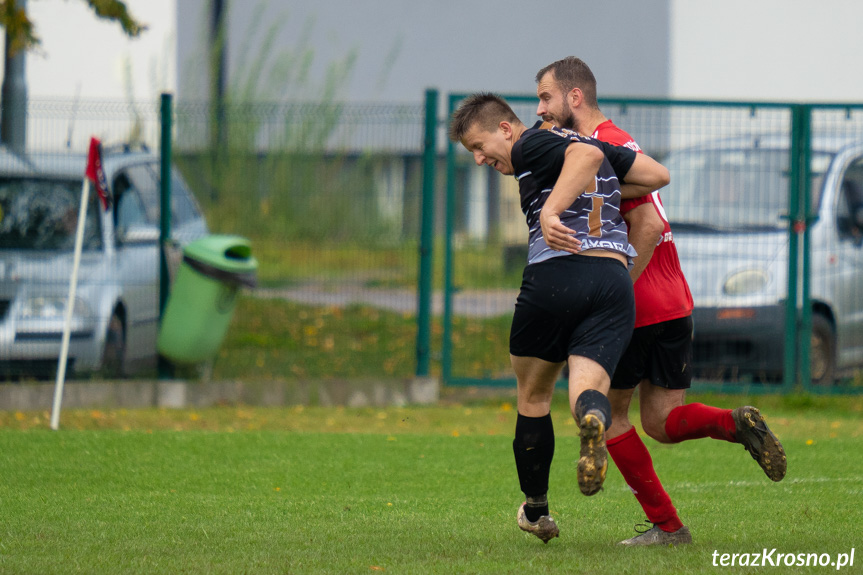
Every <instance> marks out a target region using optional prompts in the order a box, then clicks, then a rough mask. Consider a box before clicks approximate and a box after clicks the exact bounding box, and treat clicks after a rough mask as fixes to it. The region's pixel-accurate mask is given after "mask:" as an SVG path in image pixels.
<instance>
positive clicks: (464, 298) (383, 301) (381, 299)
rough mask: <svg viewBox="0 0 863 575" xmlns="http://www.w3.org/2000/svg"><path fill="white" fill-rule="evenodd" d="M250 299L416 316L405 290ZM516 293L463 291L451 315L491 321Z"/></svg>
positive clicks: (280, 292)
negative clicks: (366, 308) (357, 307)
mask: <svg viewBox="0 0 863 575" xmlns="http://www.w3.org/2000/svg"><path fill="white" fill-rule="evenodd" d="M253 295H254V297H259V298H279V299H285V300H289V301H293V302H298V303H305V304H310V305H333V306H339V307H344V306H347V305H351V304H365V305H370V306H374V307H379V308H381V309H386V310H390V311H397V312H401V313H416V311H417V292H416V291H414V290H407V289H372V288H365V287H350V288H343V289H336V290H333V289H326V288H322V287H319V286H300V287H290V288H257V289H255V290H254V292H253ZM517 295H518V290H464V291H459V292H456V293H455V295H454V296H453V310H452V311H453V314H454V315H465V316H471V317H494V316H499V315H506V314H510V313H512V311H513V309H514V308H515V298H516V296H517ZM432 313H433V314H435V315H441V314H443V294H442V293H441V292H436V293H435V294H434V296H433V297H432Z"/></svg>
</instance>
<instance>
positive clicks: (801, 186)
mask: <svg viewBox="0 0 863 575" xmlns="http://www.w3.org/2000/svg"><path fill="white" fill-rule="evenodd" d="M463 97H464V95H458V94H456V95H451V96H450V99H449V111H450V113H451V112H452V111H453V110H454V109H455V108H456V107H457V105H458V103H459V101H460V100H461V99H462V98H463ZM507 100H508V101H509V102H510V104H511V105H512V106H513V109H514V110H515V112H516V114H517V115H518V116H519V117H520V118H521V119H522V121H523V122H524V123H525V124H526V125H528V126H530V125H532V124H533V123H534V122H535V121H536V120H537V118H536V116H535V110H536V105H537V103H536V97H535V96H533V95H531V96H527V95H525V96H510V97H508V98H507ZM600 106H601V108H602V109H603V111H604V113H605V115H606V116H607V117H609V118H610V119H612V120H613V121H614V122H615V124H617V125H618V126H620V127H621V128H622V129H624V130H626V131H628V132H629V133H630V134H631V135H632V136H633V137H634V138H635V140H636V141H637V142H638V143H639V144H640V146H641V148H642V149H643V150H644V151H645V152H646V153H648V154H650V155H651V156H653V157H654V158H656V159H658V160H659V161H661V162H663V163H664V164H665V165H666V166H667V167H668V168H669V170H670V172H671V177H672V182H671V184H670V185H669V186H668V187H667V188H665V189H663V190H661V199H662V203H663V206H664V211H665V214H663V215H664V216H665V217H666V218H667V219H668V220H669V222H670V223H671V229H672V232H673V234H674V237H673V241H674V243H675V246H676V247H677V251H678V253H679V256H680V261H681V267H682V269H683V272H684V274H685V275H686V278H687V280H688V283H689V286H690V289H691V291H692V295H693V298H694V301H695V311H694V312H693V321H694V325H695V330H694V340H693V345H694V358H693V359H694V365H693V368H694V374H695V377H696V381H697V383H696V388H697V389H705V390H706V389H714V390H723V391H741V390H743V391H756V392H758V391H768V392H769V391H783V392H787V391H790V390H792V389H796V388H797V387H798V385H802V386H803V387H805V388H812V389H817V390H826V389H829V390H857V389H859V388H860V386H861V384H863V378H861V368H863V248H861V239H860V237H861V236H860V234H861V229H863V196H859V195H858V192H857V189H858V188H859V185H858V182H859V181H860V178H861V175H860V171H861V168H863V106H839V105H836V106H832V105H824V106H817V105H791V104H778V103H746V102H739V103H738V102H694V101H662V100H636V99H633V100H623V99H609V100H605V101H601V102H600ZM447 173H448V175H449V177H448V181H447V198H448V202H449V204H450V209H449V210H448V213H449V214H451V216H450V218H449V220H448V223H447V228H446V230H447V242H446V252H447V261H448V264H447V270H448V273H447V277H446V289H447V297H446V302H447V305H446V310H445V315H444V341H443V357H444V365H443V370H444V380H445V381H446V382H447V383H448V384H450V385H514V379H513V377H512V374H511V368H510V366H509V354H508V325H509V321H510V320H511V317H512V311H513V309H514V303H515V298H516V295H517V293H518V288H519V285H520V280H521V270H522V268H523V267H524V264H525V263H526V255H527V246H526V243H527V241H526V238H527V230H526V228H525V223H524V215H523V214H522V213H521V209H520V206H519V199H518V186H517V182H516V181H515V180H514V178H511V177H505V176H501V175H499V174H498V173H497V172H494V171H492V170H489V169H488V168H487V167H485V166H476V165H474V162H473V157H472V156H471V155H470V154H469V153H468V152H467V151H465V150H464V149H463V148H462V147H461V146H459V145H455V144H450V145H449V148H448V172H447ZM789 294H791V295H790V296H789ZM467 301H471V302H473V306H474V310H478V309H483V310H491V309H494V312H493V313H489V314H488V315H489V317H488V318H487V319H485V320H483V321H482V322H480V323H475V320H474V319H472V318H471V317H470V314H469V313H467V310H466V309H465V308H464V304H465V302H467ZM466 324H472V327H471V328H470V329H469V330H468V333H465V332H464V331H463V330H460V329H459V328H460V327H464V326H465V325H466ZM477 349H484V350H486V352H487V353H486V354H485V355H483V356H482V357H477V353H476V350H477ZM804 375H805V376H804Z"/></svg>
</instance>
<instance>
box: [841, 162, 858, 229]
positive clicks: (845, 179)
mask: <svg viewBox="0 0 863 575" xmlns="http://www.w3.org/2000/svg"><path fill="white" fill-rule="evenodd" d="M836 202H837V203H836V224H837V229H838V230H839V235H840V236H841V237H843V238H849V239H854V240H858V241H859V240H860V239H861V238H863V230H861V229H860V226H859V225H857V221H856V220H857V217H858V215H857V214H858V212H860V210H863V158H857V159H855V160H854V161H853V162H851V164H849V165H848V167H847V168H846V169H845V173H844V174H843V175H842V180H841V184H840V185H839V194H838V195H837V198H836Z"/></svg>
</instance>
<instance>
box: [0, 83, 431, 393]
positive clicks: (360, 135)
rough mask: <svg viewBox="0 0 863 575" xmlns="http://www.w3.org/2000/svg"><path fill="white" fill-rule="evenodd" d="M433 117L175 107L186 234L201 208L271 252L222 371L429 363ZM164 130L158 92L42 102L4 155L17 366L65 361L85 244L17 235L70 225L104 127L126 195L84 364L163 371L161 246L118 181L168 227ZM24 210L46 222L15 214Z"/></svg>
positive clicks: (369, 109)
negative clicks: (143, 97)
mask: <svg viewBox="0 0 863 575" xmlns="http://www.w3.org/2000/svg"><path fill="white" fill-rule="evenodd" d="M214 119H217V120H218V122H217V123H214ZM424 121H425V117H424V109H423V106H422V105H400V104H393V105H389V104H384V105H353V104H341V103H332V102H331V103H320V104H280V105H249V106H244V105H234V106H226V107H223V108H222V109H219V110H213V109H212V108H211V107H210V106H208V105H202V104H198V103H183V102H180V103H177V104H175V105H174V106H173V110H172V114H171V115H170V121H169V122H168V129H172V130H173V131H172V141H173V145H172V146H171V147H172V151H173V154H172V159H173V164H174V167H175V172H176V173H175V175H176V177H175V178H174V179H173V183H172V196H173V203H174V205H173V210H172V212H173V224H174V225H173V235H174V240H177V241H180V242H183V243H185V242H187V241H189V240H192V239H194V234H193V235H188V234H187V235H184V233H183V232H184V229H185V228H184V224H188V221H189V220H190V217H191V216H190V215H189V214H190V213H192V212H194V211H195V208H196V207H197V208H199V209H200V211H201V212H202V214H203V217H204V218H205V220H206V224H207V226H208V229H209V232H210V233H215V234H236V235H240V236H244V237H246V238H248V239H249V240H250V242H251V246H252V252H253V255H254V256H255V257H256V258H257V260H258V261H259V266H258V287H257V288H256V289H254V290H246V291H245V292H244V295H243V297H242V298H241V299H240V301H239V304H238V307H237V310H236V313H235V315H234V321H233V324H232V326H231V328H230V330H229V332H228V335H227V337H226V340H225V343H224V345H223V347H222V350H221V353H220V354H219V356H218V357H216V358H215V359H214V362H213V363H212V365H211V368H212V377H213V378H220V379H226V378H243V379H247V380H267V379H283V378H294V379H296V378H351V377H364V378H374V377H380V376H384V377H401V376H403V377H409V376H412V375H413V373H414V371H415V355H416V346H415V339H416V308H417V295H416V294H417V275H418V267H419V258H418V253H419V239H418V238H419V230H420V197H421V194H420V190H421V186H422V175H423V169H422V166H423V164H422V161H423V158H422V152H423V135H424V134H423V129H424ZM163 129H165V126H164V125H163V123H162V118H161V109H160V104H159V102H117V101H112V102H104V101H103V102H97V101H80V102H67V101H46V100H31V101H30V102H29V109H28V114H27V140H26V149H25V150H18V151H14V150H9V149H6V150H4V151H3V155H2V157H0V171H2V172H3V173H0V207H2V210H3V212H2V213H3V215H2V216H0V223H2V224H4V225H3V227H2V229H0V236H4V235H5V236H6V238H5V240H7V241H5V242H4V243H3V244H2V245H0V268H2V269H0V271H2V272H3V273H2V281H0V289H2V294H0V300H2V301H3V304H4V308H3V310H2V311H3V321H2V326H0V378H3V379H12V380H15V381H20V380H21V379H22V378H23V379H27V378H30V377H50V376H51V372H52V371H53V369H54V366H55V365H56V362H57V356H58V350H59V347H60V332H61V329H60V326H61V324H62V321H61V319H62V315H63V310H64V308H65V299H64V298H65V293H66V289H67V287H68V283H69V275H70V274H69V271H70V267H71V264H70V262H71V259H72V257H71V243H69V242H66V243H63V244H62V245H60V243H58V242H59V240H58V241H57V242H55V241H54V240H53V239H52V240H51V241H50V242H46V243H39V244H28V245H25V244H23V243H21V242H20V241H18V240H20V237H19V236H21V237H23V235H24V234H30V235H33V234H37V233H44V234H46V235H50V234H53V233H54V232H53V231H51V230H53V229H54V227H55V226H57V225H59V224H60V222H61V220H62V218H61V216H62V214H60V211H62V210H61V208H68V207H72V206H74V205H76V203H77V202H79V198H80V190H81V187H82V184H81V182H82V177H83V175H84V169H85V164H86V151H87V146H88V143H89V140H90V137H91V136H97V137H99V138H100V139H101V141H102V143H103V146H104V150H105V166H106V172H107V175H108V180H109V181H108V184H109V188H111V190H112V191H113V193H114V195H115V199H117V200H118V201H117V202H115V205H114V206H112V207H111V208H110V209H109V210H108V211H107V212H102V211H100V210H99V208H98V206H97V203H96V200H91V206H90V209H89V212H90V215H89V216H88V227H87V230H88V232H87V233H88V234H90V235H91V236H92V238H91V240H92V241H90V242H89V243H86V244H85V250H84V255H83V259H82V275H81V277H80V279H79V284H80V286H79V290H78V293H79V297H78V298H77V299H78V301H77V302H76V308H75V309H76V311H75V325H74V326H73V332H72V342H71V348H70V360H69V365H70V370H71V371H70V373H73V374H75V375H76V376H77V377H79V378H86V377H91V376H94V375H95V376H99V375H100V373H102V372H104V371H105V369H104V368H105V367H106V366H107V365H108V363H109V359H110V358H111V357H113V356H115V355H116V354H117V353H121V354H122V355H123V356H124V358H123V363H124V366H123V369H122V371H124V372H129V373H133V374H140V375H143V376H146V377H151V376H152V375H153V374H154V365H155V361H154V360H155V341H156V333H157V329H158V313H159V311H158V310H159V305H158V302H159V290H158V278H159V263H158V260H159V251H158V249H159V246H158V243H157V242H156V240H155V239H154V237H153V236H152V234H150V235H148V236H147V238H146V239H142V238H141V237H139V236H140V234H139V236H136V239H130V238H127V237H126V236H124V235H123V234H124V232H125V225H124V223H123V221H124V219H126V218H128V217H131V216H130V213H131V211H134V210H132V208H130V206H131V205H132V204H131V202H130V201H128V200H127V201H121V200H119V196H120V195H121V194H124V195H125V197H126V198H129V197H132V194H133V192H134V193H136V194H139V195H140V198H139V199H140V202H139V203H140V205H139V206H138V207H139V208H141V210H139V211H140V212H142V213H141V217H142V218H143V219H144V220H146V223H148V224H150V225H151V228H150V229H152V226H158V225H159V221H160V204H159V182H160V177H159V176H160V173H159V165H158V160H159V154H160V142H161V134H162V130H163ZM13 180H14V181H13ZM22 182H23V183H22ZM56 182H60V183H59V184H58V183H56ZM24 188H26V189H27V190H26V191H27V193H26V194H24V193H23V192H22V190H23V189H24ZM55 188H56V189H55ZM130 190H131V191H130ZM184 190H188V191H189V195H191V197H192V198H193V199H192V200H191V203H189V201H188V200H187V201H186V202H185V203H184V202H183V199H184V197H185V194H184ZM54 192H56V193H54ZM52 194H53V195H52ZM25 195H26V198H25ZM49 196H51V198H55V196H56V197H57V198H61V196H62V198H61V199H60V200H57V199H56V198H55V199H50V198H49ZM92 197H95V195H94V196H92ZM22 198H23V199H25V200H26V201H24V202H23V203H22V202H21V201H18V200H22ZM43 200H44V201H43ZM16 201H18V204H20V205H19V206H18V207H13V204H14V203H15V202H16ZM37 204H38V205H37ZM42 204H44V205H42ZM67 204H68V205H67ZM16 210H18V211H16ZM130 210H131V211H130ZM18 212H20V213H21V214H25V213H26V214H29V215H28V216H27V218H29V219H28V220H27V221H25V220H24V219H21V220H20V221H18V222H17V224H16V222H15V221H14V220H15V218H14V217H13V216H15V215H16V214H17V213H18ZM36 212H38V213H36ZM15 225H17V226H18V231H15V229H13V228H14V227H15ZM189 225H190V224H189ZM22 226H25V227H26V226H29V227H28V228H27V229H24V228H23V227H22ZM186 227H188V225H186ZM49 228H50V229H49ZM198 231H200V230H198ZM10 234H13V235H14V234H17V236H15V237H16V238H18V240H14V239H10V238H11V235H10ZM199 235H200V234H199ZM52 237H53V236H52ZM2 239H3V238H0V240H2ZM65 239H69V238H68V237H66V238H65ZM16 241H18V243H16ZM64 241H65V240H64ZM52 242H53V243H52ZM67 243H68V244H69V245H67ZM131 248H134V249H131ZM131 252H134V253H131ZM117 324H119V327H118V326H117ZM112 326H113V327H112ZM118 338H119V339H121V340H122V343H123V346H122V349H120V351H119V352H118V351H117V349H116V348H117V346H116V345H114V347H111V343H110V342H111V341H116V340H117V339H118ZM179 367H180V368H181V369H183V368H184V366H179ZM139 368H140V369H139ZM116 372H117V370H116V369H114V370H109V375H113V374H115V373H116ZM194 374H195V372H194V370H193V369H192V368H191V367H190V369H189V370H187V373H186V375H194Z"/></svg>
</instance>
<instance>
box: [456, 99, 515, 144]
mask: <svg viewBox="0 0 863 575" xmlns="http://www.w3.org/2000/svg"><path fill="white" fill-rule="evenodd" d="M518 121H520V120H519V119H518V116H516V115H515V112H513V111H512V108H510V107H509V104H507V103H506V100H504V99H503V98H501V97H500V96H497V95H495V94H492V93H490V92H478V93H476V94H473V95H471V96H468V97H467V98H465V99H464V100H462V102H461V104H459V106H458V109H457V110H456V111H455V112H453V115H452V120H451V121H450V125H449V139H450V140H452V141H453V142H460V141H461V140H462V138H464V136H465V134H467V133H468V132H469V131H470V129H471V128H472V127H473V126H474V125H475V124H476V125H479V127H481V128H482V129H483V130H485V131H486V132H493V131H495V130H496V129H497V127H498V125H499V124H500V123H501V122H518Z"/></svg>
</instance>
